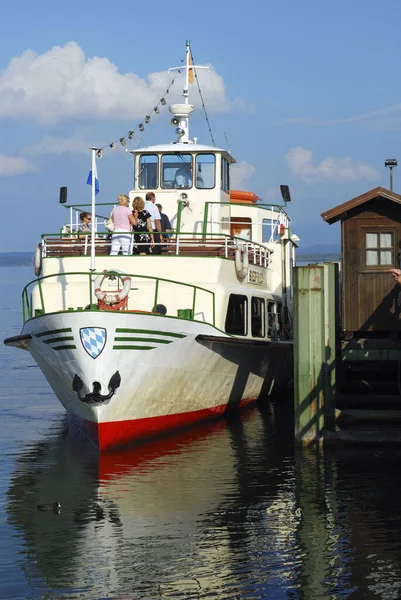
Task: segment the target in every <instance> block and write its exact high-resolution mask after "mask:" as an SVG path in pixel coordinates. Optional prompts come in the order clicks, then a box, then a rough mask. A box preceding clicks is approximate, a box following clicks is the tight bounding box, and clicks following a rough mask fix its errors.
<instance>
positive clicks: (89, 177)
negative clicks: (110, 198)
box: [86, 163, 100, 196]
mask: <svg viewBox="0 0 401 600" xmlns="http://www.w3.org/2000/svg"><path fill="white" fill-rule="evenodd" d="M92 181H93V173H92V169H91V170H90V171H89V175H88V179H87V182H86V183H87V184H88V185H93V184H92ZM99 189H100V188H99V179H98V178H97V166H96V163H95V196H96V195H97V194H98V193H99Z"/></svg>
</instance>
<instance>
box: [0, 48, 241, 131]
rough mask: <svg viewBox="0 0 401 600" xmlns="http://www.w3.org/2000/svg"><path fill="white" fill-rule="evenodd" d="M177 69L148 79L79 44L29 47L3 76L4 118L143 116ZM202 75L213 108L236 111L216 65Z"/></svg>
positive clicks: (174, 97)
mask: <svg viewBox="0 0 401 600" xmlns="http://www.w3.org/2000/svg"><path fill="white" fill-rule="evenodd" d="M174 73H175V72H169V71H162V72H159V73H151V74H149V75H148V76H147V78H146V79H143V78H141V77H139V75H136V74H135V73H124V74H123V73H120V72H119V71H118V67H117V66H116V65H114V64H113V63H111V62H110V61H109V59H108V58H100V57H98V56H95V57H92V58H87V57H86V56H85V53H84V51H83V50H82V48H81V47H80V46H79V45H78V44H77V43H75V42H68V43H67V44H65V45H64V46H62V47H60V46H55V47H53V48H51V49H50V50H48V51H47V52H44V53H43V54H37V53H36V52H34V51H33V50H26V51H24V52H23V53H22V54H21V56H18V57H14V58H12V59H11V61H10V63H9V64H8V66H7V67H6V68H5V69H4V70H3V71H2V72H1V74H0V117H3V118H21V117H22V118H29V119H34V120H36V121H39V122H42V123H49V124H52V123H56V122H59V121H61V120H65V119H71V118H77V117H78V118H90V119H105V118H107V119H124V120H127V119H142V118H144V116H145V115H146V114H147V113H148V112H149V111H151V110H152V109H153V107H154V106H155V105H156V104H157V103H158V102H159V100H160V98H161V97H162V95H163V94H164V92H165V91H166V89H167V87H168V86H169V84H170V82H171V80H172V78H173V77H174ZM197 75H198V78H199V82H200V84H201V89H202V93H203V98H204V101H205V104H206V106H208V109H209V110H210V111H216V112H224V111H227V110H230V108H231V105H230V104H229V102H228V101H227V98H226V89H225V83H224V80H223V78H222V77H221V76H220V75H219V74H218V73H217V72H216V71H215V70H214V68H213V67H212V66H210V68H209V69H208V70H200V69H198V72H197ZM183 81H184V80H183V74H180V75H178V77H177V79H176V81H175V83H174V85H173V86H172V88H171V91H170V93H169V95H168V97H167V100H168V101H170V102H171V101H180V95H181V92H182V86H183ZM192 87H193V89H194V93H193V94H192V95H191V96H190V101H191V102H194V103H195V104H198V106H199V99H198V98H199V94H198V93H197V86H196V84H194V85H193V86H192ZM191 91H192V89H191ZM195 97H196V98H195Z"/></svg>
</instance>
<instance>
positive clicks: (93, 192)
mask: <svg viewBox="0 0 401 600" xmlns="http://www.w3.org/2000/svg"><path fill="white" fill-rule="evenodd" d="M91 150H92V237H91V267H90V270H91V271H95V270H96V269H95V233H96V231H95V230H96V227H95V222H96V221H95V219H96V207H95V196H96V177H95V174H96V148H91Z"/></svg>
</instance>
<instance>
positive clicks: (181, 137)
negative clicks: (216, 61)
mask: <svg viewBox="0 0 401 600" xmlns="http://www.w3.org/2000/svg"><path fill="white" fill-rule="evenodd" d="M195 69H208V67H206V66H201V65H193V64H192V57H191V46H190V43H189V40H187V41H186V57H185V66H181V67H173V68H171V69H169V71H181V70H185V85H184V89H183V90H182V96H183V98H184V101H183V103H182V104H171V105H170V106H169V111H170V112H171V113H172V115H173V118H172V119H171V124H172V125H173V126H174V127H175V128H176V129H175V133H176V134H177V142H181V143H183V144H188V143H190V142H192V140H190V139H189V115H190V114H191V112H192V111H193V109H194V107H193V104H189V85H190V84H191V83H193V82H194V79H195V71H194V70H195Z"/></svg>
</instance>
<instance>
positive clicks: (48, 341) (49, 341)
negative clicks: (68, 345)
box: [43, 335, 74, 344]
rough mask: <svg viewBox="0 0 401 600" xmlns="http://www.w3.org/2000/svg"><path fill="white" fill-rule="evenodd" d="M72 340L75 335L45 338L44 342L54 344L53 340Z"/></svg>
mask: <svg viewBox="0 0 401 600" xmlns="http://www.w3.org/2000/svg"><path fill="white" fill-rule="evenodd" d="M71 340H74V336H73V335H66V336H65V337H58V338H50V340H43V343H44V344H53V342H71Z"/></svg>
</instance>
